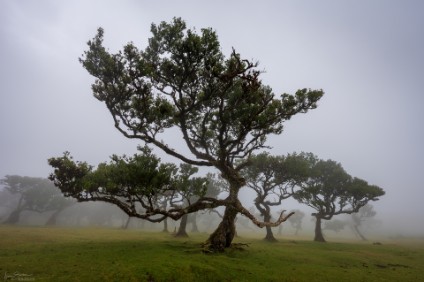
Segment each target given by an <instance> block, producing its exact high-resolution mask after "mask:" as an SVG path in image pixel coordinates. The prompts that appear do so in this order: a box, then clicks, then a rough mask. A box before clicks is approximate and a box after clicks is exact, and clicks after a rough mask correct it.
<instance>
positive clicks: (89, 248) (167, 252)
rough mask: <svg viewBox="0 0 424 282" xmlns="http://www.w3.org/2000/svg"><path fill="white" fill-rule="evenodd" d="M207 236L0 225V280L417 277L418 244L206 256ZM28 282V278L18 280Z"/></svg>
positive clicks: (423, 271)
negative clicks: (182, 237) (5, 275)
mask: <svg viewBox="0 0 424 282" xmlns="http://www.w3.org/2000/svg"><path fill="white" fill-rule="evenodd" d="M206 238H207V235H206V234H200V235H192V236H191V237H190V238H185V239H176V238H173V237H171V236H170V235H167V234H163V233H153V232H145V231H137V230H120V229H93V228H80V229H71V228H69V229H67V228H37V227H11V226H0V275H1V276H0V279H2V278H3V277H4V274H5V273H6V274H7V275H12V274H14V273H16V274H27V275H31V276H25V277H24V276H19V277H18V276H16V277H14V278H21V281H355V282H356V281H422V279H423V277H424V244H423V241H417V242H413V243H410V244H400V243H397V244H394V243H383V245H372V244H371V243H366V244H365V243H340V242H338V243H332V242H329V243H326V244H322V243H315V242H311V241H292V240H283V239H282V240H281V241H280V242H277V243H266V242H263V241H262V240H260V239H255V238H248V237H242V238H237V239H236V240H235V242H239V243H248V244H249V247H244V250H238V249H230V250H228V251H226V252H225V253H222V254H204V253H202V251H201V248H200V243H201V242H203V241H204V240H205V239H206ZM24 279H26V280H24Z"/></svg>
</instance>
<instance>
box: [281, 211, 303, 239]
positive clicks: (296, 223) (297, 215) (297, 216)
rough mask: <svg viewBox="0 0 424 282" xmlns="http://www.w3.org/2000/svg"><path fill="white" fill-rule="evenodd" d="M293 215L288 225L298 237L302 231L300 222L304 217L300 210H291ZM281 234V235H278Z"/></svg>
mask: <svg viewBox="0 0 424 282" xmlns="http://www.w3.org/2000/svg"><path fill="white" fill-rule="evenodd" d="M292 212H293V213H294V214H293V215H292V216H291V217H290V218H289V222H290V225H291V226H292V227H293V228H294V229H295V231H294V235H298V234H299V231H300V230H301V229H302V220H303V218H304V217H305V213H304V212H302V211H301V210H293V211H292ZM280 234H281V233H280Z"/></svg>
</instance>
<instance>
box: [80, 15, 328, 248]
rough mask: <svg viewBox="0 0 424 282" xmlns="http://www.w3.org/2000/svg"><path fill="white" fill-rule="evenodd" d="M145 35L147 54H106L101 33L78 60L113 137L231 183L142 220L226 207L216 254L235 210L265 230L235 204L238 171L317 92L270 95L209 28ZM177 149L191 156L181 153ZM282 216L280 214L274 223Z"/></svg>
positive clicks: (179, 26) (174, 25)
mask: <svg viewBox="0 0 424 282" xmlns="http://www.w3.org/2000/svg"><path fill="white" fill-rule="evenodd" d="M151 32H152V34H153V36H152V37H151V38H150V39H149V42H148V46H147V47H146V48H145V50H139V49H138V48H136V47H135V46H134V44H132V43H129V44H127V45H126V46H125V47H124V48H123V51H122V52H118V53H116V54H111V53H109V52H108V51H107V50H106V49H105V47H103V34H104V31H103V29H101V28H100V29H98V33H97V35H96V36H95V37H94V39H93V40H91V41H89V42H88V45H89V50H88V51H87V52H85V55H84V56H83V58H81V59H80V61H81V63H82V64H83V66H84V68H86V70H87V71H88V72H89V73H90V74H91V75H93V76H94V77H95V78H96V80H95V83H94V84H93V85H92V90H93V93H94V96H95V97H96V98H97V99H98V100H99V101H101V102H103V103H104V104H105V106H106V107H107V109H108V110H109V112H110V113H111V115H112V118H113V121H114V125H115V127H116V128H117V129H118V130H119V132H121V133H122V134H123V135H124V136H126V137H128V138H132V139H138V140H141V141H144V142H146V143H148V144H152V145H153V146H156V147H157V148H159V149H161V150H162V151H163V152H165V153H167V154H169V155H171V156H174V157H175V158H177V159H179V160H181V161H183V162H185V163H188V164H191V165H195V166H206V167H215V168H216V169H218V170H219V171H220V173H221V176H222V177H223V178H224V179H226V181H227V182H228V183H229V193H228V196H227V198H226V199H224V200H219V199H212V198H208V199H205V198H203V199H201V200H200V202H196V204H194V205H189V206H188V207H186V208H180V209H174V210H172V212H169V211H164V210H161V209H155V210H151V211H149V212H148V214H147V215H146V217H147V216H149V217H151V216H154V215H155V214H160V215H162V217H161V218H162V219H163V218H165V217H166V216H169V217H173V218H181V217H182V216H183V215H185V214H187V213H191V212H195V211H197V210H200V209H204V208H206V207H218V206H225V212H224V215H223V219H222V222H221V223H220V224H219V226H218V228H217V229H216V230H215V232H213V233H212V234H211V236H210V237H209V239H208V241H207V243H208V245H209V247H210V249H212V250H218V251H222V250H224V248H226V247H229V246H230V245H231V242H232V240H233V237H234V234H235V225H234V220H235V218H236V216H237V214H238V213H242V214H243V215H245V216H247V217H248V218H250V219H251V220H252V221H253V222H255V224H256V225H258V226H260V227H263V226H265V225H270V223H262V222H259V221H258V220H257V219H256V218H255V217H254V216H253V215H252V214H250V213H249V211H248V210H247V209H246V208H244V207H243V205H242V204H241V203H240V201H239V198H238V193H239V191H240V189H241V188H242V187H243V186H244V185H245V181H244V179H243V177H241V175H240V170H241V169H242V168H243V167H244V166H246V165H247V163H248V159H249V156H250V155H251V154H252V153H253V152H254V151H256V150H258V149H262V148H264V147H265V142H266V138H267V136H268V135H269V134H280V133H281V132H282V130H283V122H285V121H287V120H289V119H290V118H291V117H293V116H294V115H295V114H297V113H306V112H307V111H308V110H309V109H313V108H315V107H316V103H317V101H318V100H319V99H320V98H321V96H322V95H323V92H322V91H321V90H308V89H302V90H299V91H297V92H296V93H295V95H289V94H283V95H281V97H279V98H277V97H275V95H274V93H273V92H272V90H271V88H270V87H268V86H266V85H263V84H262V82H261V80H260V79H259V75H260V71H259V70H257V64H256V63H255V62H251V61H249V60H245V59H242V58H241V56H240V55H239V54H238V53H236V51H235V50H234V49H233V52H232V53H231V55H230V56H229V58H227V59H225V58H224V55H223V54H222V52H221V50H220V46H219V41H218V39H217V35H216V33H215V32H214V31H213V30H212V29H210V28H209V29H201V31H200V34H198V33H197V32H196V30H194V29H187V28H186V24H185V22H184V21H183V20H181V19H179V18H175V19H174V20H173V21H172V22H171V23H165V22H162V23H161V24H160V25H155V24H152V27H151ZM174 129H178V130H179V132H180V134H181V139H180V141H181V142H179V141H176V139H175V131H174ZM170 130H171V133H172V134H173V138H172V140H171V142H170V143H167V142H166V141H165V140H166V136H167V135H165V134H162V133H166V132H170ZM168 136H169V135H168ZM176 144H178V146H176ZM181 144H183V145H185V147H186V148H187V149H188V150H189V153H186V152H185V151H184V150H181V147H180V145H181ZM236 163H237V164H236ZM286 219H287V217H285V216H283V215H282V216H281V217H280V218H279V219H278V220H277V222H275V223H274V225H278V224H280V223H281V222H283V221H285V220H286Z"/></svg>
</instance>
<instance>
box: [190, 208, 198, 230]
mask: <svg viewBox="0 0 424 282" xmlns="http://www.w3.org/2000/svg"><path fill="white" fill-rule="evenodd" d="M190 216H191V224H192V227H191V232H192V233H198V232H199V228H197V221H196V219H197V213H196V212H195V213H192V214H191V215H190Z"/></svg>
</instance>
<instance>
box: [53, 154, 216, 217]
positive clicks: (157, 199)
mask: <svg viewBox="0 0 424 282" xmlns="http://www.w3.org/2000/svg"><path fill="white" fill-rule="evenodd" d="M139 151H140V153H139V154H134V155H133V156H132V157H127V156H122V157H120V156H116V155H113V156H112V157H111V160H110V162H109V163H101V164H99V165H98V166H97V168H96V169H93V167H92V166H90V165H88V164H87V163H85V162H75V161H73V159H72V157H71V156H70V155H69V153H68V152H66V153H65V154H64V155H63V156H62V157H60V158H51V159H49V164H50V165H51V166H52V167H54V168H55V170H54V172H53V173H52V174H51V175H50V177H49V178H50V179H51V180H52V181H53V182H54V184H55V185H56V186H57V187H59V189H60V190H61V191H62V192H63V193H64V194H65V195H66V196H72V197H74V198H76V199H78V201H104V202H109V203H112V204H115V205H117V206H118V207H119V208H121V209H122V210H123V211H124V212H126V213H127V214H128V215H130V216H137V217H141V218H144V219H148V220H151V221H160V220H162V219H164V218H165V217H166V216H171V217H173V218H174V219H178V218H179V216H181V215H182V214H178V215H175V214H172V213H168V211H167V210H166V207H167V206H168V205H167V204H164V201H165V202H170V204H171V205H170V206H173V207H175V203H176V202H179V203H181V204H184V203H187V202H190V200H191V198H192V197H197V199H199V198H202V197H203V196H204V195H205V193H206V189H207V183H208V180H207V178H205V177H193V175H194V174H195V173H197V171H198V168H195V167H193V166H191V165H189V164H181V166H180V168H179V169H178V168H177V167H176V166H175V165H174V164H171V163H161V162H160V159H159V158H157V157H156V156H155V155H154V154H153V153H152V152H151V150H150V149H149V148H148V147H142V148H139ZM155 214H161V215H162V217H160V218H157V217H153V216H154V215H155Z"/></svg>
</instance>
